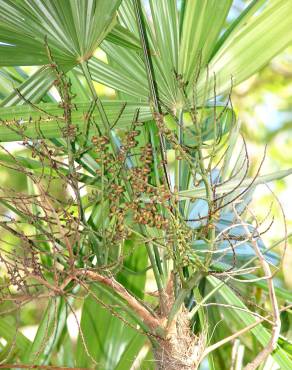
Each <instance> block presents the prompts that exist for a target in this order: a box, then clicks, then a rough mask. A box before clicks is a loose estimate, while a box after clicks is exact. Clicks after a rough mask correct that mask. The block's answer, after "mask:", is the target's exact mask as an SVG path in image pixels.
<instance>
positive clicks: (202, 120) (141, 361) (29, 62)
mask: <svg viewBox="0 0 292 370" xmlns="http://www.w3.org/2000/svg"><path fill="white" fill-rule="evenodd" d="M234 5H235V1H231V0H226V1H214V0H207V1H191V0H189V1H186V0H182V1H176V0H149V2H146V1H145V2H142V4H141V2H140V1H139V0H112V1H108V0H79V1H78V0H70V1H68V0H67V1H65V0H25V1H9V0H0V11H1V12H0V21H1V22H0V65H1V73H0V79H1V82H2V83H1V85H2V86H3V88H1V91H0V93H1V99H2V101H1V108H0V119H1V125H0V139H1V141H2V142H9V141H21V142H23V144H24V147H25V148H26V149H25V150H24V151H23V153H21V154H20V155H18V154H17V155H14V154H11V153H9V152H7V150H5V147H3V150H2V153H1V155H0V160H1V164H2V165H3V167H6V168H10V169H11V168H12V169H14V170H16V171H18V172H19V173H21V174H22V175H24V176H25V178H26V179H27V187H26V189H25V191H23V192H22V193H20V194H17V193H15V192H14V191H13V190H12V189H10V190H7V189H1V192H2V193H3V196H2V195H1V198H0V203H1V207H2V209H3V214H4V216H3V219H2V220H1V221H0V222H1V227H2V229H3V232H4V234H5V238H7V239H8V242H7V244H5V243H4V242H2V243H3V247H1V264H2V266H3V278H2V283H1V286H2V288H1V290H2V295H3V309H2V312H3V319H2V321H1V323H0V334H1V337H2V338H3V339H4V341H2V342H1V346H2V347H1V360H2V362H3V364H4V365H5V366H6V367H7V368H12V367H21V365H20V364H22V365H23V364H25V365H27V366H29V365H32V364H34V365H38V366H39V368H41V367H42V366H52V367H53V368H57V367H58V366H71V367H74V366H75V367H76V366H77V367H79V368H80V367H81V368H89V367H92V366H93V367H96V368H101V369H134V368H145V369H151V368H159V369H170V370H171V369H195V368H199V367H200V366H201V368H203V366H204V365H205V364H207V365H208V366H209V368H210V369H230V368H231V367H232V368H234V369H235V368H236V369H240V368H243V364H246V366H245V369H249V370H250V369H255V368H258V366H260V365H261V364H263V363H264V362H266V361H267V359H269V360H271V359H272V361H273V364H274V363H276V364H277V365H278V366H279V367H280V368H281V369H290V368H291V364H292V360H291V349H290V346H291V344H290V343H289V341H288V340H286V339H285V338H284V337H282V336H281V331H280V327H281V317H280V314H281V312H282V313H285V308H280V304H281V305H283V307H285V305H288V304H289V302H290V301H291V293H290V292H289V291H287V290H285V289H284V288H280V287H277V288H275V286H274V282H273V276H274V271H275V269H274V268H273V266H274V265H277V264H280V260H281V256H279V255H278V254H277V253H276V252H275V251H274V250H273V251H272V249H274V248H275V247H276V246H278V245H279V244H280V242H281V240H280V241H279V242H277V243H276V244H275V245H271V246H265V244H264V243H263V240H262V238H261V230H260V225H259V223H258V221H257V219H256V216H255V215H254V213H253V212H252V210H251V206H250V204H251V203H250V202H251V198H252V193H253V191H254V189H255V187H256V186H257V185H258V184H264V183H268V182H270V181H273V180H275V179H279V178H283V177H285V176H287V175H289V174H291V173H292V170H291V169H288V170H283V171H280V172H277V173H272V174H268V175H260V174H259V170H260V168H259V170H258V171H257V172H256V173H255V174H254V176H252V174H251V170H250V165H249V158H248V151H247V148H246V145H245V142H244V140H242V139H241V138H240V135H239V130H240V127H239V126H240V125H239V123H238V122H237V119H236V115H235V112H234V110H233V107H232V104H231V99H230V96H231V91H232V87H233V86H235V85H237V84H239V83H241V82H242V81H244V80H246V79H247V78H248V77H250V76H251V75H252V74H254V73H255V72H257V71H258V70H259V69H260V68H262V67H263V66H264V65H266V64H267V63H268V61H269V60H270V59H271V58H272V57H274V56H275V55H276V54H277V53H279V52H280V51H281V50H283V49H284V48H285V47H286V46H287V45H288V44H289V43H290V42H291V40H292V31H291V21H292V4H291V1H289V0H254V1H251V2H250V3H249V5H248V6H246V7H245V8H244V10H243V11H242V12H241V13H240V14H239V15H238V16H237V17H236V18H235V19H231V20H230V17H232V12H233V11H234ZM97 48H100V49H101V50H103V52H104V53H105V55H106V61H102V60H101V59H100V58H97V57H96V56H95V55H96V53H95V52H96V50H97ZM23 66H38V68H37V70H36V72H35V73H33V74H31V75H27V74H26V73H25V69H24V68H23ZM96 82H98V83H101V84H103V85H105V86H108V87H110V88H112V89H114V91H115V98H114V99H112V100H103V99H100V97H99V96H98V93H97V90H96V88H95V87H96V85H95V83H96ZM10 84H11V85H12V87H13V88H11V86H10ZM52 87H54V89H55V90H54V89H52ZM56 91H57V93H56ZM238 149H239V150H238ZM28 152H30V153H32V154H33V158H30V157H28ZM234 159H235V160H234ZM54 181H59V182H58V184H59V185H60V186H62V187H63V188H62V191H60V189H59V193H58V195H55V194H53V193H54V192H53V186H52V183H54ZM8 210H9V212H8ZM284 239H286V238H284ZM282 242H283V243H285V240H283V241H282ZM12 243H13V246H11V244H12ZM151 281H154V282H155V289H154V291H153V292H152V293H151V295H149V294H147V292H145V289H146V286H148V285H146V283H147V282H148V284H149V282H151ZM147 289H148V288H147ZM252 289H261V290H262V291H263V292H264V293H263V295H264V297H267V299H266V302H262V301H261V302H257V301H255V300H253V299H251V297H250V294H251V292H252ZM36 300H38V301H39V302H41V305H42V307H43V305H44V304H45V307H44V309H43V316H42V318H41V319H40V320H39V322H38V330H37V333H36V336H35V338H34V339H33V340H29V339H27V338H26V337H25V336H24V335H23V334H21V332H20V331H19V330H18V326H19V323H18V321H17V320H16V322H15V317H17V315H15V316H13V315H12V313H13V312H15V311H16V312H17V313H18V314H19V313H20V312H22V307H23V306H24V307H25V304H28V303H31V302H35V301H36ZM44 302H45V303H44ZM288 307H289V306H288ZM286 309H288V308H286ZM76 311H78V312H81V319H80V323H79V320H78V318H77V314H76ZM69 314H71V316H72V315H73V317H74V318H75V319H76V321H77V322H78V333H79V334H78V338H77V344H75V345H76V347H75V350H74V351H73V350H72V348H73V347H72V342H71V339H70V336H69V331H68V325H66V319H67V317H68V315H69ZM13 319H14V321H13ZM12 322H14V324H13V325H12V324H11V323H12ZM231 343H234V344H233V347H232V346H231ZM232 348H233V349H232ZM243 350H244V351H245V356H244V358H243V357H242V356H241V354H240V353H242V351H243ZM237 351H238V352H237ZM231 352H232V353H231ZM269 356H270V358H269ZM13 363H18V364H19V365H18V366H17V365H13ZM9 364H10V365H9Z"/></svg>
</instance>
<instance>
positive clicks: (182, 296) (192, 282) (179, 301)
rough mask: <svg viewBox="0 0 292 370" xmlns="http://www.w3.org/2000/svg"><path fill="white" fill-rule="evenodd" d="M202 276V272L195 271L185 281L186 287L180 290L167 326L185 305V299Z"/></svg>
mask: <svg viewBox="0 0 292 370" xmlns="http://www.w3.org/2000/svg"><path fill="white" fill-rule="evenodd" d="M200 278H201V273H200V272H195V273H194V274H193V275H192V276H191V277H190V278H189V280H188V281H187V282H186V283H185V287H184V288H182V289H181V290H180V292H179V294H178V296H177V298H176V300H175V301H174V304H173V306H172V307H171V310H170V313H169V315H168V320H167V326H169V325H170V324H171V322H172V320H173V319H174V317H175V315H176V314H177V313H178V311H179V310H180V308H181V306H182V305H183V303H184V300H185V299H186V297H187V296H188V294H189V292H190V291H191V290H192V289H193V287H194V286H196V285H197V283H198V281H199V279H200Z"/></svg>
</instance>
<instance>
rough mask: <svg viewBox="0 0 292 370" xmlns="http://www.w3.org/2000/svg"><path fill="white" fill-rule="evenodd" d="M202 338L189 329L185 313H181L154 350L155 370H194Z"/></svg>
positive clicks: (200, 350)
mask: <svg viewBox="0 0 292 370" xmlns="http://www.w3.org/2000/svg"><path fill="white" fill-rule="evenodd" d="M202 339H203V337H202V338H199V337H196V336H195V335H194V334H193V333H192V332H191V329H190V323H189V320H188V319H187V315H186V312H181V313H180V314H179V315H178V317H177V319H176V322H175V323H174V325H173V328H172V330H171V331H170V332H169V334H168V336H167V338H166V339H162V340H160V341H159V345H158V346H157V347H156V348H154V357H155V361H156V369H157V370H190V369H192V370H196V369H197V368H198V366H199V362H200V357H201V354H202V352H203V349H204V348H203V347H204V346H203V343H204V341H203V340H202Z"/></svg>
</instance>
